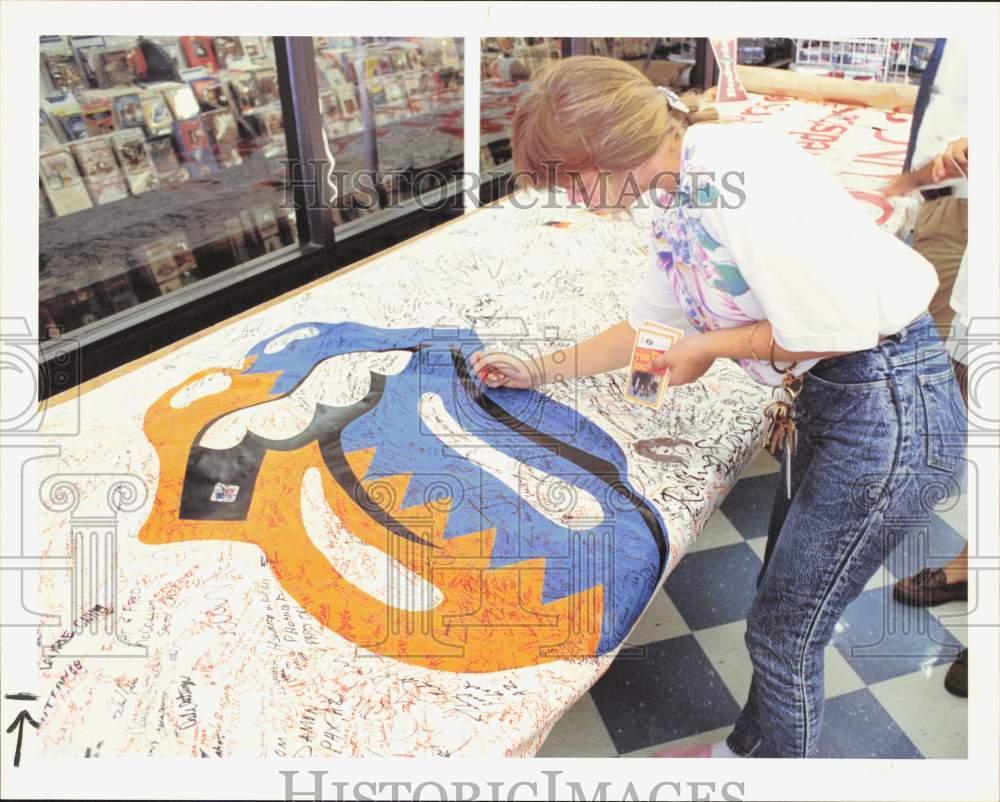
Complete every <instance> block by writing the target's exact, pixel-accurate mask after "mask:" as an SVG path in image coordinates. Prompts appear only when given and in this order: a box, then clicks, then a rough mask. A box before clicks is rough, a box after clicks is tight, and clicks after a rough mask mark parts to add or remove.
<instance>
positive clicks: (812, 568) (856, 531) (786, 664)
mask: <svg viewBox="0 0 1000 802" xmlns="http://www.w3.org/2000/svg"><path fill="white" fill-rule="evenodd" d="M797 407H798V415H799V424H798V445H797V448H796V450H795V452H794V456H793V460H792V497H791V499H790V500H789V499H788V497H787V493H786V489H785V473H784V472H785V467H784V460H783V459H782V460H781V463H782V471H781V481H780V482H779V486H778V493H777V496H776V498H775V503H774V508H773V510H772V512H771V522H770V526H769V531H768V539H767V547H766V550H765V553H764V567H763V568H762V569H761V572H760V575H759V576H758V578H757V595H756V597H755V598H754V601H753V604H752V605H751V607H750V611H749V613H748V615H747V631H746V638H745V640H746V645H747V649H748V650H749V652H750V658H751V662H752V664H753V679H752V681H751V684H750V693H749V697H748V699H747V703H746V706H745V707H744V708H743V711H742V713H741V714H740V717H739V719H738V720H737V722H736V727H735V729H734V730H733V732H732V733H731V734H730V736H729V738H728V739H727V743H728V745H729V748H730V749H732V750H733V751H734V752H735V753H736V754H738V755H742V756H748V757H750V756H752V757H808V756H809V755H810V754H812V753H813V751H814V750H815V747H816V742H817V738H818V736H819V731H820V726H821V724H822V721H823V699H824V693H823V651H824V649H825V647H826V646H827V644H828V643H829V642H830V637H831V635H832V634H833V628H834V625H835V624H836V623H837V620H838V619H839V618H840V616H841V613H843V611H844V608H845V607H847V605H848V604H849V603H850V602H851V601H853V600H854V599H855V598H857V596H858V595H859V594H860V593H861V591H862V589H863V588H864V586H865V584H866V583H867V582H868V580H869V579H871V578H872V576H874V574H875V573H876V572H877V571H878V570H879V568H880V567H881V566H882V564H883V563H884V562H885V559H886V557H887V556H888V554H889V552H891V551H892V550H893V549H894V548H895V547H896V546H897V545H898V544H899V543H900V542H902V541H903V540H905V539H907V538H911V541H910V542H912V539H913V538H915V534H916V532H917V531H920V530H921V529H922V528H923V529H924V530H925V529H926V523H924V524H923V526H921V525H920V524H919V519H920V517H921V516H924V520H925V521H926V516H927V515H928V514H929V511H930V508H931V507H932V506H933V504H934V503H935V502H936V501H941V500H943V498H945V497H947V496H949V495H952V494H956V493H957V492H958V487H959V485H958V481H959V479H960V476H961V469H962V465H963V462H964V461H963V453H964V450H965V445H964V444H965V436H966V412H965V406H964V404H963V402H962V397H961V394H960V392H959V389H958V385H957V383H956V382H955V379H954V376H953V374H952V368H951V365H950V363H949V361H948V354H947V352H946V351H945V347H944V344H943V343H942V342H941V339H940V337H939V336H938V334H937V331H936V330H935V329H934V328H933V321H932V319H931V317H930V315H927V314H925V315H923V316H921V317H920V318H918V319H917V320H916V321H914V322H913V323H911V324H910V325H909V326H908V327H907V328H905V329H903V330H902V331H900V332H899V333H897V334H895V335H893V336H892V337H889V338H888V339H885V340H882V341H881V342H880V343H879V344H878V345H877V346H876V347H875V348H872V349H871V350H868V351H859V352H857V353H853V354H847V355H844V356H840V357H833V358H830V359H825V360H823V361H822V362H820V363H819V364H817V365H816V366H815V367H814V368H813V369H812V370H811V371H810V372H809V373H808V374H806V376H805V380H804V382H803V387H802V394H801V395H800V396H799V399H798V404H797ZM935 496H936V498H935ZM915 519H917V520H918V522H917V523H914V520H915ZM906 522H909V526H907V525H906ZM887 603H889V604H891V603H892V602H891V601H889V600H888V598H887Z"/></svg>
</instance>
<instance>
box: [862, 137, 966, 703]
mask: <svg viewBox="0 0 1000 802" xmlns="http://www.w3.org/2000/svg"><path fill="white" fill-rule="evenodd" d="M968 174H969V140H968V139H966V138H965V137H962V138H961V139H957V140H955V141H954V142H951V143H949V144H948V147H947V148H945V150H944V151H943V152H942V153H940V154H938V155H937V156H935V157H934V159H932V160H931V161H930V162H928V163H927V164H926V165H924V167H922V168H921V169H919V170H916V171H914V172H908V173H904V174H903V175H901V176H898V177H897V178H895V179H893V180H892V181H891V182H890V183H889V184H888V185H887V186H886V187H885V188H884V189H883V190H882V192H883V193H884V194H885V195H888V196H892V195H905V194H909V193H910V192H914V191H916V190H918V189H920V188H921V187H922V186H925V185H927V184H931V183H936V182H940V181H942V180H944V179H949V178H960V179H961V181H962V184H961V185H960V186H963V187H967V186H968V183H967V179H968ZM968 221H969V218H968V200H967V199H966V198H958V197H953V196H950V195H945V196H942V197H936V198H932V199H931V200H928V201H925V203H924V204H923V205H922V206H921V207H920V212H919V214H918V215H917V222H916V225H915V226H914V234H913V247H914V249H915V250H918V251H920V253H921V255H923V256H924V257H925V258H926V259H927V260H928V261H929V262H930V263H931V264H933V265H934V268H935V270H936V271H937V273H938V277H939V280H940V282H941V283H940V284H939V286H938V289H937V291H936V292H935V294H934V297H933V299H932V300H931V305H930V307H929V311H930V313H931V315H932V316H933V318H934V323H935V324H936V325H937V327H938V329H939V330H942V331H944V330H947V329H953V331H952V332H951V334H952V336H950V337H949V338H948V351H949V353H950V354H951V363H952V368H953V369H954V371H955V378H956V379H957V380H958V386H959V389H960V390H961V391H962V400H963V401H964V402H965V405H966V407H968V405H969V386H968V371H969V367H968V364H967V362H968V354H967V353H966V352H965V349H964V347H963V345H962V343H963V340H964V337H965V336H966V334H967V332H968V326H969V315H968V275H967V272H966V271H967V270H968V266H967V259H966V253H965V246H966V242H967V240H968ZM945 287H947V294H946V295H945V294H944V290H945ZM941 304H943V306H942V305H941ZM936 305H937V306H936ZM968 577H969V546H968V544H966V546H965V548H963V549H962V551H961V553H959V554H958V555H957V556H956V557H953V558H952V559H951V560H950V561H949V562H948V563H946V564H945V565H943V566H941V567H940V568H922V569H921V570H920V571H918V572H917V573H916V574H914V575H913V576H908V577H904V578H903V579H900V580H899V581H898V582H897V583H896V584H895V586H894V587H893V591H892V596H893V598H894V599H895V600H896V601H898V602H900V603H901V604H908V605H912V606H916V607H930V606H934V605H937V604H944V603H946V602H949V601H957V600H963V601H964V600H968ZM968 671H969V650H968V649H963V650H962V652H961V653H960V654H959V655H958V657H957V659H956V660H955V662H954V663H952V665H951V667H950V668H949V669H948V673H947V675H946V676H945V679H944V687H945V688H946V689H947V690H948V691H949V692H950V693H952V694H954V695H955V696H961V697H966V696H968V693H969V691H968V682H969V679H968V677H969V674H968Z"/></svg>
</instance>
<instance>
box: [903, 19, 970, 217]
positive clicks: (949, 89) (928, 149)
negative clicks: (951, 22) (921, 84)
mask: <svg viewBox="0 0 1000 802" xmlns="http://www.w3.org/2000/svg"><path fill="white" fill-rule="evenodd" d="M968 117H969V73H968V58H967V55H966V47H965V42H964V41H963V40H962V39H948V40H947V41H946V42H945V45H944V51H943V52H942V53H941V61H940V62H939V63H938V68H937V72H936V73H935V75H934V86H933V88H932V89H931V96H930V100H928V102H927V108H926V109H924V118H923V120H922V121H921V123H920V129H919V130H918V131H917V142H916V145H915V147H914V148H913V164H912V165H911V167H912V168H913V169H914V170H919V169H920V168H921V167H923V166H924V165H925V164H927V162H929V161H931V159H933V158H934V157H935V156H937V155H938V154H939V153H944V151H945V148H947V147H948V145H949V143H951V142H954V141H955V140H956V139H961V138H962V137H963V136H966V134H967V133H968V131H969V123H968ZM951 166H954V165H951ZM928 187H951V188H952V193H951V194H952V195H953V196H954V197H956V198H968V197H969V184H968V183H967V182H966V181H965V180H964V179H962V178H961V177H958V178H949V179H946V180H944V181H939V182H938V183H936V184H928V185H927V186H926V187H924V188H925V189H926V188H928Z"/></svg>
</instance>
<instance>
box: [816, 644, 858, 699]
mask: <svg viewBox="0 0 1000 802" xmlns="http://www.w3.org/2000/svg"><path fill="white" fill-rule="evenodd" d="M823 664H824V668H825V671H824V676H823V680H824V689H825V691H826V698H827V699H832V698H833V697H834V696H840V695H841V694H844V693H850V692H851V691H859V690H861V689H862V688H864V687H865V682H864V680H863V679H861V677H859V676H858V674H857V672H856V671H855V670H854V669H853V668H851V664H850V663H848V662H847V660H845V659H844V656H843V655H842V654H841V653H840V652H838V651H837V649H836V647H834V646H827V647H826V651H825V652H824V653H823Z"/></svg>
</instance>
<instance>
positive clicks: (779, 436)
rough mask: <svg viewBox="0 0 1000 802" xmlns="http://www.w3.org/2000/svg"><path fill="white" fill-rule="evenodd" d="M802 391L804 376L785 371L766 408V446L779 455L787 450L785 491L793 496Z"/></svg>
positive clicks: (772, 452)
mask: <svg viewBox="0 0 1000 802" xmlns="http://www.w3.org/2000/svg"><path fill="white" fill-rule="evenodd" d="M800 392H802V377H801V376H793V375H792V374H791V373H785V380H784V382H782V383H781V384H779V385H778V386H777V387H775V388H774V391H773V393H772V401H771V403H770V404H768V405H767V407H766V408H765V410H764V417H765V418H767V421H768V428H767V438H766V440H765V444H764V447H765V448H766V449H767V451H768V453H769V454H770V455H771V456H773V457H777V456H778V452H779V451H781V449H782V448H784V450H785V492H786V493H787V494H788V498H789V499H791V497H792V456H793V455H794V454H795V446H796V443H797V441H798V433H797V432H796V430H795V399H797V398H798V397H799V393H800Z"/></svg>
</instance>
